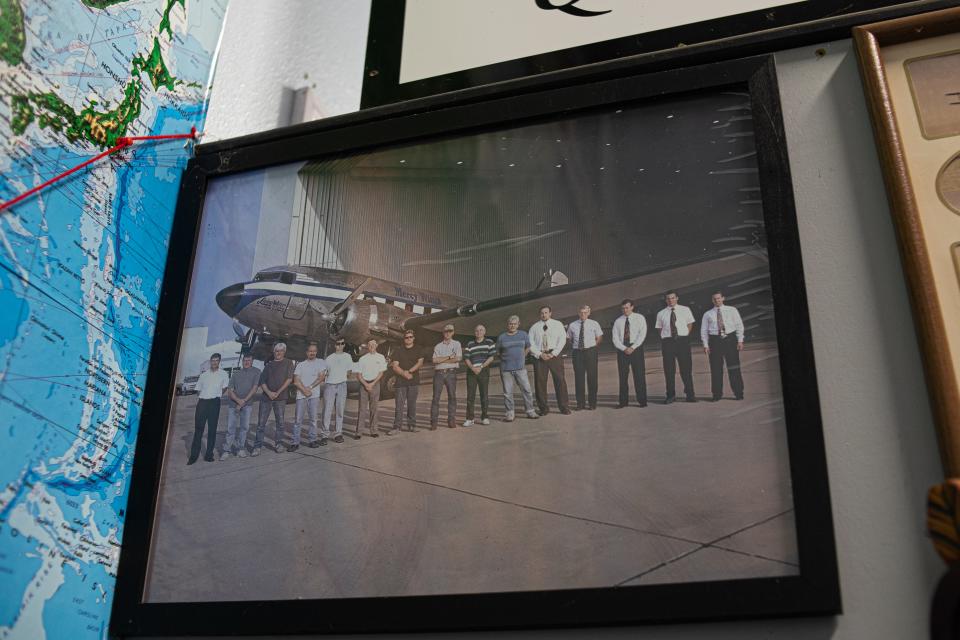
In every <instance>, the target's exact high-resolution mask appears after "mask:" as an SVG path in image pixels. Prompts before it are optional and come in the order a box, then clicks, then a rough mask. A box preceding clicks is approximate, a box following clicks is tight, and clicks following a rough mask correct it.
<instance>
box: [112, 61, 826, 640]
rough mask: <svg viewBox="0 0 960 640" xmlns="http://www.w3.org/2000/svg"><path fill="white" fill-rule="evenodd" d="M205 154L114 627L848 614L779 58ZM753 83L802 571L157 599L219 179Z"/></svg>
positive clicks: (156, 629) (612, 73) (174, 255)
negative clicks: (169, 478)
mask: <svg viewBox="0 0 960 640" xmlns="http://www.w3.org/2000/svg"><path fill="white" fill-rule="evenodd" d="M561 80H562V83H561V84H560V86H558V85H557V82H556V79H550V80H545V79H542V78H534V79H522V80H518V81H514V82H513V83H510V85H509V86H504V87H501V88H500V90H499V91H497V92H491V90H490V89H489V88H486V89H477V90H473V91H472V92H465V94H464V95H460V96H458V97H457V99H456V100H451V99H449V98H444V97H433V98H429V99H424V100H418V101H414V102H411V103H406V104H400V105H391V106H386V107H381V108H378V109H371V110H367V111H363V112H358V113H355V114H350V115H347V116H341V117H337V118H332V119H329V120H324V121H318V122H314V123H308V124H304V125H298V126H296V127H290V128H286V129H281V130H277V131H273V132H268V133H262V134H256V135H252V136H247V137H243V138H237V139H233V140H225V141H220V142H216V143H211V144H207V145H201V146H199V147H198V148H197V150H196V157H195V158H193V159H192V160H191V161H190V163H189V164H188V167H187V170H186V174H185V176H184V178H183V181H182V183H181V188H180V197H179V201H178V205H177V209H176V214H175V219H174V223H173V230H172V235H171V242H170V251H169V257H168V260H167V265H166V271H165V275H164V281H163V285H162V293H161V297H160V304H159V310H158V319H157V323H156V327H157V330H156V334H155V338H154V344H153V349H152V352H151V360H150V365H149V371H148V376H147V383H146V389H145V399H144V407H143V413H142V415H143V418H142V422H141V428H140V435H139V442H138V446H137V455H136V458H135V462H134V466H133V471H132V480H131V492H130V500H129V505H128V509H127V520H126V527H125V532H124V536H123V545H122V550H121V557H120V563H119V571H118V576H117V585H116V592H115V598H114V605H113V614H112V619H111V625H110V632H111V634H112V635H115V636H127V635H133V636H141V635H147V636H149V635H166V636H176V635H222V634H230V635H247V634H250V635H266V634H292V633H349V632H354V633H360V632H387V631H392V632H399V631H404V632H424V631H437V630H451V629H502V628H529V627H569V626H602V625H627V624H638V623H666V622H691V621H708V620H721V619H732V618H747V617H774V616H801V615H803V616H808V615H832V614H837V613H839V612H840V611H841V597H840V588H839V579H838V573H837V562H836V552H835V545H834V535H833V524H832V515H831V508H830V492H829V486H828V480H827V466H826V456H825V450H824V440H823V433H822V422H821V415H820V408H819V407H820V405H819V397H818V389H817V381H816V375H815V368H814V355H813V344H812V336H811V330H810V323H809V317H808V310H807V298H806V293H805V286H804V277H803V266H802V260H801V253H800V243H799V237H798V230H797V222H796V213H795V210H794V201H793V189H792V182H791V177H790V169H789V162H788V157H787V150H786V147H785V144H784V139H785V138H784V131H783V122H782V115H781V108H780V99H779V92H778V88H777V76H776V69H775V64H774V60H773V58H772V56H760V57H753V58H746V59H739V60H734V61H727V62H722V63H716V64H709V65H703V66H696V67H689V68H684V69H679V70H673V71H668V72H659V73H653V74H640V75H638V74H637V69H636V68H635V67H631V66H629V65H624V64H622V63H610V64H608V65H601V66H598V67H597V68H595V69H593V70H592V71H591V72H590V73H586V72H584V71H583V70H579V71H569V72H566V73H565V74H564V77H563V78H561ZM729 86H737V87H740V88H742V87H743V86H746V87H747V89H748V92H749V95H750V100H751V102H752V106H753V113H754V114H758V115H757V116H756V117H755V118H754V120H755V122H754V125H755V136H756V149H757V154H758V166H759V178H760V183H761V194H762V202H763V210H764V217H765V218H764V220H765V225H766V231H767V235H768V250H769V254H770V272H771V281H772V285H773V287H772V291H773V298H774V303H775V306H776V309H777V314H776V333H777V336H778V338H777V346H778V348H779V350H780V363H781V364H780V375H781V380H782V385H783V402H784V408H785V413H786V428H787V442H788V447H789V463H790V469H791V479H792V488H793V499H794V508H795V513H796V518H797V530H796V533H797V543H798V549H799V565H800V572H799V575H796V576H789V577H783V578H762V579H745V580H727V581H718V582H698V583H684V584H663V585H659V584H658V585H649V586H636V587H614V588H600V589H566V590H558V591H527V592H513V593H486V594H475V595H441V596H412V597H397V598H352V599H336V600H291V601H257V602H215V603H209V602H191V603H176V604H169V603H162V604H160V603H145V602H143V598H142V594H143V593H144V586H145V584H146V580H147V571H148V562H149V554H150V548H151V535H152V530H153V524H154V523H153V519H154V511H155V507H156V500H157V495H158V488H159V483H160V473H161V465H162V463H163V454H164V443H165V440H166V433H167V424H168V414H169V411H170V398H171V396H172V395H173V393H174V387H175V380H174V376H175V372H176V366H177V356H176V354H177V351H178V348H179V347H178V345H179V336H180V332H181V328H182V325H183V321H184V314H185V310H186V299H187V292H188V287H189V283H190V275H191V271H192V268H193V259H194V254H195V247H196V242H197V238H198V233H199V229H200V224H199V221H200V212H201V210H202V206H203V202H204V194H205V191H206V186H207V182H208V180H209V179H210V178H213V177H217V176H224V175H228V174H231V173H236V172H240V171H245V170H249V169H255V168H260V167H268V166H272V165H278V164H282V163H289V162H294V161H299V160H306V159H315V158H320V157H324V156H337V155H341V154H346V153H349V152H355V151H360V150H369V149H373V148H377V147H380V146H382V145H389V144H396V143H401V142H412V141H417V140H423V139H428V138H432V137H435V136H439V135H449V134H452V133H467V132H469V131H471V130H483V129H489V128H490V127H491V126H495V125H502V124H504V123H511V124H514V123H517V122H522V121H527V120H533V119H542V118H544V117H548V116H557V115H563V116H566V117H570V116H571V115H572V114H576V113H577V112H578V111H581V110H589V109H591V108H594V109H595V108H597V107H598V106H609V105H615V104H620V103H623V104H626V103H637V102H640V101H643V100H645V99H658V98H660V97H662V96H665V95H682V94H685V93H687V92H692V91H699V90H704V89H717V88H723V87H729Z"/></svg>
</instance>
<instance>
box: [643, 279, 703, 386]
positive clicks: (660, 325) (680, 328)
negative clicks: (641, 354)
mask: <svg viewBox="0 0 960 640" xmlns="http://www.w3.org/2000/svg"><path fill="white" fill-rule="evenodd" d="M664 300H665V301H666V303H667V306H666V307H664V308H663V309H661V310H660V313H658V314H657V322H656V325H654V326H655V327H656V328H657V329H659V330H660V351H661V352H662V354H663V375H664V376H665V377H666V381H667V397H666V400H665V401H664V404H670V403H671V402H673V401H674V400H676V398H677V387H676V384H677V365H680V379H681V380H682V381H683V393H684V395H686V396H687V402H696V401H697V396H696V394H695V393H694V391H693V361H692V359H691V357H690V333H691V332H692V331H693V325H694V324H695V323H696V320H694V319H693V313H692V312H691V311H690V307H685V306H683V305H682V304H678V302H679V301H680V298H679V296H677V292H676V291H670V292H669V293H667V295H666V296H664Z"/></svg>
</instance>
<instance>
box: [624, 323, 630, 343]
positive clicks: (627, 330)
mask: <svg viewBox="0 0 960 640" xmlns="http://www.w3.org/2000/svg"><path fill="white" fill-rule="evenodd" d="M623 344H624V345H625V346H628V347H629V346H630V317H629V316H628V317H627V319H626V322H624V323H623Z"/></svg>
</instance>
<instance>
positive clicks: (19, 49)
mask: <svg viewBox="0 0 960 640" xmlns="http://www.w3.org/2000/svg"><path fill="white" fill-rule="evenodd" d="M26 44H27V39H26V34H24V29H23V9H21V8H20V0H0V60H3V61H4V62H6V63H7V64H9V65H10V66H14V67H15V66H17V65H18V64H20V63H21V62H23V49H24V47H25V46H26Z"/></svg>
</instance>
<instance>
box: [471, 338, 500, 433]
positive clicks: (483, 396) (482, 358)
mask: <svg viewBox="0 0 960 640" xmlns="http://www.w3.org/2000/svg"><path fill="white" fill-rule="evenodd" d="M473 337H474V339H473V340H471V341H470V342H468V343H467V348H466V349H464V350H463V361H464V364H466V365H467V419H466V421H464V423H463V426H465V427H471V426H473V425H474V420H473V417H474V405H475V402H474V401H475V400H476V399H477V390H478V389H479V391H480V420H479V422H480V424H490V416H489V415H488V411H489V409H490V397H489V391H488V390H489V387H490V365H491V364H493V357H494V356H495V355H497V345H496V343H494V341H493V340H491V339H490V338H488V337H487V328H486V327H485V326H483V325H482V324H478V325H477V326H476V327H474V329H473Z"/></svg>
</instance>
